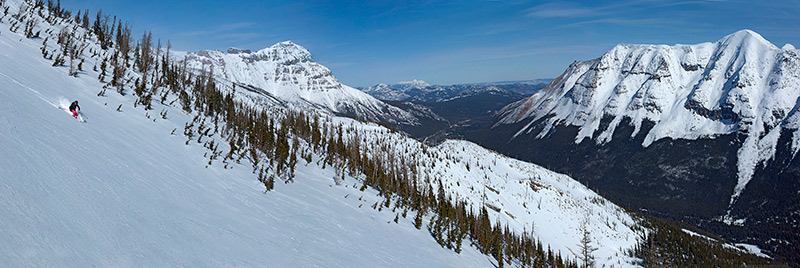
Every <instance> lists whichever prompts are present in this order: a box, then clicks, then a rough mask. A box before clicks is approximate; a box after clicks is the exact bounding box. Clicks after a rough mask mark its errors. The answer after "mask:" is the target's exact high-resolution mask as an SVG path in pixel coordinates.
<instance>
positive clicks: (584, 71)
mask: <svg viewBox="0 0 800 268" xmlns="http://www.w3.org/2000/svg"><path fill="white" fill-rule="evenodd" d="M797 55H798V53H797V51H796V50H783V49H780V48H778V47H777V46H775V45H773V44H771V43H769V42H768V41H767V40H766V39H764V38H763V37H762V36H760V35H758V34H757V33H755V32H753V31H751V30H741V31H737V32H735V33H733V34H730V35H727V36H725V37H723V38H722V39H720V40H719V41H717V42H714V43H701V44H696V45H674V46H666V45H628V44H620V45H617V46H615V47H614V48H612V49H611V50H609V51H608V52H606V53H605V54H604V55H603V56H602V57H600V58H598V59H594V60H591V61H585V62H578V61H576V62H575V63H573V64H572V65H571V66H570V67H569V68H568V69H567V71H565V73H564V74H563V75H562V76H561V77H559V78H557V79H556V80H555V81H554V82H553V83H552V84H550V85H549V86H548V87H547V88H545V89H543V90H542V91H540V93H538V94H535V95H533V96H531V97H529V98H527V99H524V100H522V101H519V102H516V103H514V104H511V105H509V106H507V107H505V108H504V109H503V110H502V111H501V112H500V113H501V114H502V117H501V118H502V119H501V120H500V121H499V122H498V123H497V124H496V125H499V124H511V123H517V122H521V121H530V122H531V123H532V122H534V121H537V120H539V119H542V118H545V117H547V116H551V115H553V117H551V118H549V119H547V123H545V129H544V130H542V131H540V132H538V133H535V135H536V136H537V137H543V136H544V135H547V134H548V132H549V131H550V129H552V127H553V126H555V125H560V124H563V125H574V126H578V127H580V132H579V134H578V135H577V136H576V138H575V143H580V142H581V141H582V140H583V139H587V138H588V139H593V140H595V142H597V143H598V144H602V143H606V142H608V141H609V139H610V138H611V133H613V132H614V130H615V128H616V127H617V125H618V124H619V123H620V122H621V121H622V119H623V118H630V119H632V121H631V123H630V124H631V125H632V126H634V128H635V131H634V132H633V134H632V135H636V134H637V132H638V130H639V129H640V128H641V123H642V121H644V120H648V121H651V122H655V123H656V124H655V126H654V127H653V129H651V130H650V131H649V132H648V133H647V136H646V137H645V140H644V142H643V143H642V146H643V147H647V146H648V145H650V144H651V143H652V142H653V141H656V140H659V139H663V138H684V139H698V138H702V137H713V136H715V135H722V134H727V133H733V132H742V133H749V134H747V140H746V141H745V143H744V145H743V146H742V147H741V148H740V151H739V159H740V160H739V164H738V170H739V171H738V174H739V175H738V183H737V185H736V188H735V189H734V193H733V194H732V195H731V201H730V203H731V204H733V203H734V202H735V200H736V198H737V197H738V196H739V195H740V194H741V192H742V191H743V190H744V188H745V186H746V185H747V182H748V181H749V179H750V178H751V177H752V173H753V171H754V170H755V167H756V165H758V164H759V163H763V162H764V161H766V160H768V159H770V158H771V156H772V155H774V150H775V146H776V144H775V141H776V138H777V136H779V134H780V131H781V129H783V126H789V125H791V124H796V123H794V120H796V119H794V117H791V116H793V115H794V112H793V111H795V110H796V108H797V106H796V104H795V101H794V100H796V99H798V97H800V89H798V88H797V86H796V85H797V82H798V81H800V75H798V74H797V73H798V72H800V71H798V70H800V69H798V67H797V66H798V65H800V57H798V56H797ZM781 68H788V70H782V69H781ZM793 85H794V86H793ZM762 100H763V101H762ZM781 115H782V116H781ZM604 116H610V117H612V118H613V120H612V122H611V123H610V125H609V126H608V127H607V128H605V129H600V128H599V127H600V124H599V122H600V118H603V117H604ZM763 125H767V128H763V127H762V126H763ZM530 126H531V125H530V124H529V125H527V126H526V127H523V128H521V129H519V131H518V132H517V134H516V135H515V136H517V135H523V134H529V133H528V132H529V131H530ZM778 126H782V127H778ZM776 127H778V128H776ZM774 130H778V131H777V132H775V131H774ZM595 135H596V136H595ZM763 135H766V138H761V136H763ZM795 137H796V138H795V139H796V140H795V144H796V143H798V142H800V135H797V136H795ZM798 149H800V147H798V146H797V145H793V150H794V151H795V152H796V151H797V150H798Z"/></svg>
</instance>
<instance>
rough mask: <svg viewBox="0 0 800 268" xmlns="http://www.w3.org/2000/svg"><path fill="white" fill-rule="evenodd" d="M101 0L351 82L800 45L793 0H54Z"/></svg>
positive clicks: (799, 1)
mask: <svg viewBox="0 0 800 268" xmlns="http://www.w3.org/2000/svg"><path fill="white" fill-rule="evenodd" d="M62 5H63V6H65V7H66V8H68V9H71V10H73V11H75V10H78V9H82V10H83V9H87V8H88V9H89V10H90V14H91V15H94V14H95V13H96V12H97V10H98V9H100V8H102V9H103V11H104V12H106V13H107V14H112V15H117V16H118V17H121V18H123V19H124V20H126V21H128V22H130V23H131V24H132V25H133V28H134V34H135V35H136V36H137V37H139V36H141V33H142V32H143V31H144V30H149V31H152V32H153V37H154V39H157V38H160V39H162V40H164V42H166V40H171V42H172V44H173V48H174V49H179V50H188V51H197V50H201V49H219V50H223V51H224V50H225V49H226V48H228V47H241V48H247V49H252V50H258V49H261V48H264V47H268V46H270V45H272V44H274V43H277V42H280V41H285V40H292V41H294V42H295V43H298V44H300V45H302V46H304V47H306V48H307V49H309V50H310V51H311V53H312V55H313V56H314V59H315V60H316V61H318V62H320V63H322V64H323V65H326V66H328V67H329V68H330V69H331V70H332V71H333V73H334V75H336V77H337V78H338V79H339V80H340V81H342V82H343V83H345V84H348V85H351V86H369V85H374V84H377V83H381V82H386V83H394V82H398V81H405V80H411V79H421V80H425V81H428V82H429V83H431V84H457V83H471V82H489V81H509V80H528V79H536V78H553V77H556V76H558V75H559V74H561V73H562V72H563V71H564V69H566V67H567V66H568V65H569V64H570V63H571V62H572V61H574V60H589V59H593V58H597V57H599V56H601V55H602V54H603V53H604V52H605V51H607V50H609V49H610V48H611V47H613V46H614V45H615V44H618V43H648V44H650V43H652V44H670V45H671V44H676V43H681V44H694V43H701V42H713V41H716V40H718V39H719V38H722V37H723V36H725V35H727V34H730V33H733V32H735V31H737V30H741V29H751V30H754V31H756V32H758V33H760V34H761V35H763V36H764V37H765V38H766V39H767V40H769V41H771V42H773V43H774V44H775V45H777V46H779V47H780V46H783V44H785V43H790V44H793V45H795V46H800V0H783V1H735V0H734V1H726V0H715V1H691V0H689V1H652V0H624V1H572V2H569V1H502V0H494V1H363V2H362V1H274V2H273V1H206V0H199V1H152V0H137V1H129V0H116V1H101V0H63V1H62Z"/></svg>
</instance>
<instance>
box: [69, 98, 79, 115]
mask: <svg viewBox="0 0 800 268" xmlns="http://www.w3.org/2000/svg"><path fill="white" fill-rule="evenodd" d="M80 110H81V107H80V106H78V101H77V100H76V101H73V102H72V104H70V105H69V111H70V112H72V117H75V118H76V119H77V118H78V111H80Z"/></svg>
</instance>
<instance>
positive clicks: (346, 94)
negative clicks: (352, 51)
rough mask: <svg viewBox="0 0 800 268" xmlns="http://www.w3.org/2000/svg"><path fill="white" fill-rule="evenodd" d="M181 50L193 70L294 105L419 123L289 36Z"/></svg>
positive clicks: (396, 122)
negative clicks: (253, 45) (254, 47)
mask: <svg viewBox="0 0 800 268" xmlns="http://www.w3.org/2000/svg"><path fill="white" fill-rule="evenodd" d="M180 54H181V55H185V57H184V59H182V60H185V61H186V63H187V65H188V67H189V68H190V69H192V70H197V71H200V70H209V69H213V73H214V75H215V76H216V77H217V78H218V79H219V80H221V81H226V82H228V83H229V84H233V83H236V84H240V85H246V86H249V87H253V88H255V89H257V90H263V91H264V92H267V93H269V94H270V95H271V96H273V97H275V98H277V99H279V100H281V101H284V102H286V103H290V104H292V105H299V106H305V107H306V108H321V109H323V110H326V111H327V112H333V113H338V114H349V115H353V116H356V117H359V118H361V119H365V120H370V121H383V122H389V123H392V124H405V125H417V124H419V121H418V119H417V118H416V117H414V116H413V115H411V114H410V113H408V112H406V111H403V110H402V109H399V108H397V107H394V106H391V105H388V104H386V103H384V102H382V101H380V100H378V99H375V98H374V97H372V96H370V95H369V94H366V93H364V92H361V91H359V90H357V89H355V88H352V87H349V86H347V85H344V84H342V83H340V82H339V81H338V80H337V79H336V77H334V76H333V73H332V72H331V71H330V69H328V68H327V67H325V66H323V65H321V64H319V63H317V62H314V61H313V59H312V57H311V53H309V52H308V50H306V49H305V48H304V47H302V46H300V45H298V44H295V43H293V42H291V41H285V42H280V43H277V44H275V45H272V46H270V47H267V48H264V49H262V50H259V51H256V52H250V51H247V50H241V49H229V51H228V53H225V52H222V51H216V50H203V51H199V52H191V53H180ZM228 86H230V85H228ZM254 97H256V98H257V96H254Z"/></svg>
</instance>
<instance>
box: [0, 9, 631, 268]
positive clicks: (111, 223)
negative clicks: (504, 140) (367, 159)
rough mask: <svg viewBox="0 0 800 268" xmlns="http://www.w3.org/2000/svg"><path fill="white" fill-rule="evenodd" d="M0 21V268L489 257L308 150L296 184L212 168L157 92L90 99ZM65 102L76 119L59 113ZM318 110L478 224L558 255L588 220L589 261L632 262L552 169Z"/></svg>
mask: <svg viewBox="0 0 800 268" xmlns="http://www.w3.org/2000/svg"><path fill="white" fill-rule="evenodd" d="M14 5H16V6H19V3H16V2H14V1H12V3H11V6H12V8H11V12H15V8H14ZM62 25H68V22H63V21H62V22H60V23H59V26H55V27H52V28H51V27H50V26H46V24H42V26H37V27H44V28H43V29H42V32H43V33H46V32H58V30H59V28H60V27H62ZM46 30H51V31H46ZM53 30H54V31H53ZM81 31H82V29H78V33H81ZM0 32H1V33H2V34H0V85H2V88H0V106H2V107H4V112H3V113H0V125H2V126H3V127H2V128H0V140H2V141H3V142H2V143H0V157H2V158H0V160H1V161H0V197H2V198H0V218H2V219H3V220H2V221H0V230H2V232H0V233H2V234H0V266H8V267H19V266H77V267H86V266H137V267H141V266H144V267H150V266H211V267H218V266H249V267H253V266H277V267H287V266H288V267H296V266H300V267H308V266H323V267H392V266H402V267H409V266H410V267H486V266H492V265H495V263H494V260H493V259H492V258H491V257H487V256H485V255H482V254H480V253H479V252H478V251H476V250H475V249H474V248H472V247H466V246H465V247H464V251H462V252H461V253H460V254H456V253H454V252H453V251H452V250H448V249H445V248H442V247H441V246H439V245H438V244H437V243H436V242H435V241H434V239H432V238H431V236H430V233H429V232H428V231H427V230H425V229H422V230H417V229H415V228H414V227H413V224H412V222H411V219H410V217H409V218H408V219H401V220H400V222H399V223H398V224H395V223H394V222H393V219H394V217H395V216H396V215H397V214H396V213H393V212H391V211H390V210H389V209H386V210H383V211H376V210H373V209H371V208H370V205H371V204H374V203H377V202H380V201H381V200H380V199H379V198H378V197H376V192H375V191H373V190H367V191H365V192H361V191H359V190H358V187H356V186H358V185H360V182H359V180H360V179H362V178H361V177H360V176H359V177H358V178H354V177H352V176H347V177H346V178H345V180H344V182H343V183H341V184H339V185H336V184H335V183H334V179H333V178H334V177H335V171H334V170H333V169H331V168H328V169H323V168H321V167H320V164H319V162H320V161H319V159H320V158H319V155H314V156H313V160H312V161H311V162H310V163H308V164H306V163H305V162H304V160H301V164H300V165H298V169H297V171H296V177H295V179H294V183H291V184H286V185H284V184H279V185H277V187H276V190H274V191H272V192H270V193H268V194H266V195H265V194H262V191H263V189H264V188H263V185H262V184H261V183H260V182H258V181H257V180H256V179H255V175H253V174H252V167H251V166H249V165H247V164H234V163H228V164H223V163H220V162H219V161H216V162H213V163H210V162H209V161H208V159H207V158H206V157H205V156H204V153H205V152H206V149H205V148H203V146H202V145H201V144H199V143H197V142H194V141H189V142H187V138H186V137H185V136H182V135H180V134H178V133H180V131H178V133H176V134H174V135H173V134H170V133H173V132H175V130H176V129H181V128H183V127H184V126H185V123H186V122H188V121H191V118H192V117H193V116H194V115H195V114H186V113H184V112H183V111H182V110H181V108H180V107H178V105H176V106H172V105H162V104H160V103H158V102H154V103H153V110H150V111H144V110H142V108H141V106H139V107H138V108H137V107H133V105H132V103H133V102H134V99H135V96H133V95H132V94H129V95H127V96H121V95H119V94H117V93H113V92H109V93H107V94H106V96H105V97H99V96H98V94H97V93H98V92H99V91H101V89H102V88H103V86H104V84H103V83H100V82H98V81H97V76H98V73H97V72H95V71H92V70H91V68H85V71H81V72H79V73H78V75H77V77H70V76H67V67H52V66H51V65H52V61H51V60H47V59H43V58H42V54H41V51H40V48H41V46H42V45H41V44H42V42H43V40H42V39H36V38H34V39H27V38H25V37H24V36H22V35H20V34H18V33H14V32H11V31H10V30H9V25H8V24H7V23H6V22H5V21H3V22H2V23H0ZM51 42H52V39H51ZM98 49H99V48H98V46H97V45H96V44H94V45H92V46H90V47H89V50H87V51H86V52H85V53H84V55H83V56H84V57H85V59H87V60H86V63H85V65H84V66H91V65H94V64H96V63H97V59H96V58H92V57H90V56H91V53H92V51H97V50H98ZM134 76H136V74H135V73H130V74H128V75H127V77H134ZM279 89H280V88H277V89H276V90H279ZM238 92H239V91H237V94H246V93H238ZM275 96H280V95H279V92H277V93H276V94H275ZM173 98H175V96H170V99H173ZM276 98H277V97H276ZM281 98H283V97H281ZM73 99H77V100H79V101H80V104H81V107H82V110H83V112H84V114H85V115H86V119H87V122H86V123H80V122H77V121H76V120H74V119H72V118H70V116H69V115H68V114H67V113H66V112H65V111H64V110H63V107H64V106H65V104H67V103H68V102H69V101H71V100H73ZM289 103H290V104H291V102H289ZM255 104H256V105H259V104H258V103H255ZM120 105H121V106H120ZM117 107H121V108H120V109H117ZM264 108H266V107H264ZM159 111H161V113H165V114H166V115H167V116H166V118H162V117H161V116H156V115H155V113H157V112H159ZM325 120H326V122H327V123H326V124H335V125H343V126H345V127H347V128H348V131H347V133H346V134H347V135H358V136H359V137H363V138H364V139H365V144H378V143H384V144H391V146H388V147H384V148H379V147H378V146H374V147H375V148H371V149H370V150H391V155H393V156H395V158H394V159H417V161H413V162H408V163H416V165H418V166H417V170H418V172H419V176H420V177H423V176H424V177H428V178H432V179H429V180H426V181H427V182H426V183H428V184H429V185H430V186H438V183H439V182H441V183H442V186H443V187H444V188H445V189H446V191H447V195H448V196H449V197H450V198H451V199H454V200H461V201H466V202H468V203H469V204H472V209H474V210H475V211H478V210H479V209H481V208H483V207H488V208H490V210H489V211H490V212H489V213H490V217H491V219H492V220H497V221H499V222H500V223H502V224H507V225H509V227H510V228H512V230H513V231H515V232H518V233H522V232H532V233H533V234H535V236H536V237H538V238H539V239H540V240H541V241H542V242H543V243H544V244H545V245H546V246H547V245H549V246H550V247H551V248H552V249H553V250H554V251H556V252H560V253H561V254H562V256H564V257H566V258H567V259H575V257H576V253H577V252H578V250H577V248H578V244H579V238H580V236H579V230H578V226H579V225H580V222H581V221H586V222H588V225H589V230H590V232H591V234H592V241H594V243H595V246H596V247H599V248H600V249H599V250H598V251H597V252H596V253H595V258H596V259H597V262H598V264H601V265H602V264H606V265H611V264H614V265H615V266H616V267H620V266H622V267H628V266H633V265H632V264H631V263H632V262H633V261H634V260H633V259H631V258H630V257H627V256H626V255H625V254H624V252H625V250H626V249H630V248H632V247H633V246H634V245H635V244H636V243H637V242H638V241H639V239H640V237H641V236H642V235H643V233H642V232H643V230H641V227H639V226H638V224H637V223H636V222H635V221H634V220H633V219H632V218H631V216H630V215H628V214H626V213H625V212H624V211H623V210H622V209H620V208H619V207H617V206H615V205H613V204H612V203H610V202H607V201H605V200H604V199H602V198H601V197H600V196H598V195H597V194H595V193H593V192H591V191H590V190H589V189H587V188H586V187H584V186H582V185H581V184H580V183H578V182H576V181H574V180H572V179H571V178H569V177H567V176H565V175H562V174H557V173H554V172H551V171H548V170H545V169H543V168H541V167H539V166H536V165H533V164H530V163H524V162H520V161H516V160H513V159H509V158H507V157H504V156H501V155H499V154H496V153H493V152H490V151H488V150H486V149H483V148H480V147H478V146H477V145H475V144H472V143H469V142H464V141H448V142H445V143H443V144H441V145H439V146H436V147H426V146H425V145H423V144H422V143H420V142H417V141H416V140H414V139H411V138H409V137H406V136H404V135H402V134H399V133H394V132H392V131H390V130H388V129H386V128H384V127H381V126H378V125H376V124H367V123H362V122H359V121H356V120H352V119H349V118H342V117H326V119H325ZM351 130H352V131H351ZM214 139H217V141H218V143H219V144H224V142H222V140H221V139H220V138H219V137H218V136H216V137H214ZM370 153H377V151H371V152H370ZM387 161H390V160H387ZM395 161H397V160H395ZM209 163H210V164H209Z"/></svg>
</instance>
